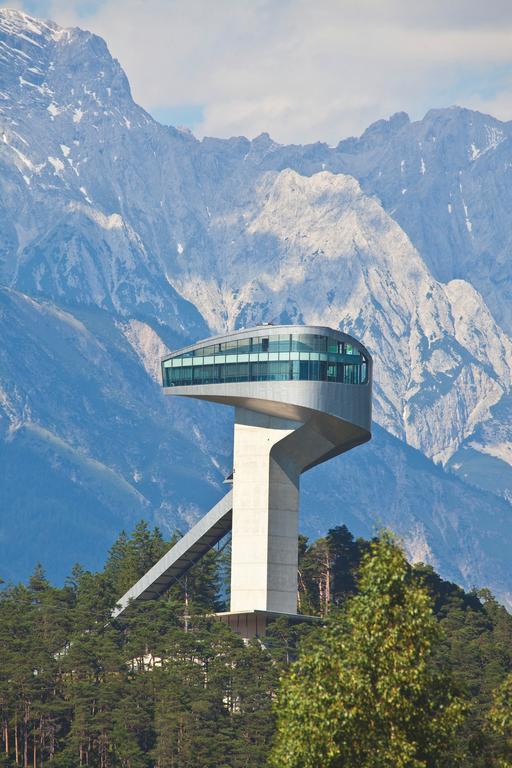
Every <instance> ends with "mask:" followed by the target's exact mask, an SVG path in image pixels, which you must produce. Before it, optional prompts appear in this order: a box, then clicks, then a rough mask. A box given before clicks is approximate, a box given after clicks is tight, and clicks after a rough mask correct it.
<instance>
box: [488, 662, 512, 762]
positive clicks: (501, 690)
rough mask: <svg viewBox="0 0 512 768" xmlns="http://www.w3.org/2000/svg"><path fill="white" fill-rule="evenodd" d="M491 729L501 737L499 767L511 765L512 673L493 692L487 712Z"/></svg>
mask: <svg viewBox="0 0 512 768" xmlns="http://www.w3.org/2000/svg"><path fill="white" fill-rule="evenodd" d="M488 719H489V725H490V727H491V730H492V731H493V732H494V733H495V734H496V735H497V736H498V737H501V738H500V741H499V744H498V747H497V751H498V752H499V755H498V765H499V766H500V768H511V767H512V674H510V675H509V676H508V677H507V678H505V680H504V681H503V682H502V683H501V685H500V686H498V688H497V689H496V691H495V693H494V701H493V705H492V708H491V710H490V712H489V718H488Z"/></svg>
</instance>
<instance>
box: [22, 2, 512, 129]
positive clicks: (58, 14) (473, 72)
mask: <svg viewBox="0 0 512 768" xmlns="http://www.w3.org/2000/svg"><path fill="white" fill-rule="evenodd" d="M9 5H10V7H14V8H20V9H22V10H24V11H27V12H28V13H31V14H33V15H35V16H40V17H43V18H51V19H53V20H54V21H56V22H57V23H59V24H62V25H64V26H75V25H76V26H80V27H81V28H82V29H88V30H91V31H92V32H95V33H97V34H99V35H101V36H102V37H103V38H104V39H105V40H106V41H107V43H108V46H109V49H110V51H111V53H112V54H113V55H114V56H115V57H116V58H117V59H118V60H119V61H120V63H121V65H122V66H123V68H124V70H125V72H126V73H127V75H128V79H129V81H130V84H131V87H132V93H133V96H134V99H135V100H136V101H137V102H138V103H139V104H141V105H142V106H143V107H144V108H145V109H147V110H148V112H150V113H151V114H152V115H153V116H154V117H156V118H157V119H158V120H160V121H161V122H163V123H166V124H170V125H185V126H188V127H190V128H191V129H192V131H193V132H194V133H195V134H196V135H197V136H199V137H202V136H204V135H208V136H218V137H228V136H239V135H245V136H248V137H250V138H252V137H254V136H257V135H258V134H260V133H262V132H265V131H266V132H268V133H270V135H271V136H272V138H273V139H275V140H276V141H279V142H282V143H306V142H312V141H326V142H328V143H329V144H336V143H337V142H338V141H339V140H340V139H342V138H346V137H347V136H353V135H359V134H360V133H362V131H364V129H365V128H366V127H367V126H368V125H369V124H370V123H372V122H374V121H375V120H379V119H381V118H386V117H389V116H390V115H391V114H393V113H394V112H398V111H405V112H407V113H408V114H409V115H410V117H411V119H420V118H421V117H423V115H424V114H425V113H426V112H427V111H428V110H429V109H430V108H437V107H445V106H451V105H453V104H458V105H460V106H466V107H470V108H474V109H479V110H480V111H482V112H488V113H490V114H493V115H495V116H496V117H498V118H501V119H504V120H508V119H512V0H485V2H484V0H422V1H420V0H11V2H10V4H9Z"/></svg>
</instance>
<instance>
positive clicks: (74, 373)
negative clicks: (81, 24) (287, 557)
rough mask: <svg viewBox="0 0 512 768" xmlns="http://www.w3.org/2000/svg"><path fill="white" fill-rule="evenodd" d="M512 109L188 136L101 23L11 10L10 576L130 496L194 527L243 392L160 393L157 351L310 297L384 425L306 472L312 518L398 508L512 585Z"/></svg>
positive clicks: (511, 589) (298, 310)
mask: <svg viewBox="0 0 512 768" xmlns="http://www.w3.org/2000/svg"><path fill="white" fill-rule="evenodd" d="M511 130H512V129H511V128H510V126H509V125H508V124H502V123H499V122H498V121H496V120H494V119H493V118H490V117H487V116H484V115H480V114H478V113H473V112H469V111H467V110H459V109H451V110H440V111H436V112H431V113H429V114H428V115H427V116H426V117H425V119H424V120H423V121H421V122H419V123H410V122H409V120H408V118H407V116H405V115H397V116H394V117H393V118H391V119H390V120H389V121H380V122H379V123H376V124H375V125H373V126H371V127H370V128H369V129H368V130H367V131H366V132H365V134H363V136H362V137H361V138H359V139H347V140H345V141H342V142H340V144H339V145H338V146H337V147H336V148H334V149H332V148H328V147H327V146H325V145H323V144H316V145H311V146H305V147H303V146H289V147H284V146H280V145H277V144H275V143H274V142H273V141H272V140H271V139H270V138H269V137H268V136H267V135H262V136H260V137H258V138H257V139H255V140H254V141H248V140H247V139H244V138H236V139H230V140H218V139H204V140H203V141H197V140H196V139H195V138H194V137H193V136H191V135H190V134H189V133H187V132H184V131H178V130H175V129H172V128H166V127H164V126H161V125H159V124H158V123H156V122H155V121H154V120H152V118H151V117H150V116H149V115H148V114H147V113H145V112H144V110H142V109H141V108H140V107H138V106H137V105H136V104H135V103H134V102H133V100H132V98H131V95H130V90H129V85H128V83H127V80H126V78H125V76H124V74H123V72H122V70H121V68H120V66H119V64H118V63H117V62H116V61H114V60H113V59H112V58H111V57H110V54H109V53H108V50H107V47H106V45H105V43H104V42H103V41H102V40H100V39H99V38H97V37H95V36H94V35H91V34H89V33H87V32H83V31H81V30H78V29H71V30H66V29H62V28H59V27H58V26H57V25H55V24H53V23H51V22H41V21H38V20H35V19H33V18H30V17H28V16H26V15H24V14H21V13H18V12H14V11H0V278H1V284H2V286H3V288H2V290H1V291H0V327H2V329H3V333H2V347H1V349H0V456H1V458H2V479H1V481H0V502H1V505H2V508H3V510H5V513H4V512H3V514H2V522H1V523H0V526H1V530H0V542H2V547H3V550H4V555H5V558H2V561H3V562H4V563H5V562H7V555H8V561H9V562H10V563H11V567H10V570H9V568H8V567H7V566H4V572H3V575H4V576H5V575H7V576H12V577H17V576H20V575H24V574H26V568H27V564H28V563H30V562H33V561H34V559H36V558H37V557H39V558H40V559H43V561H44V562H45V563H46V564H47V565H48V567H49V568H50V569H51V570H52V573H54V574H57V575H59V576H62V575H63V573H64V572H65V570H66V569H69V567H70V564H71V563H72V562H73V561H74V560H77V559H80V560H82V561H83V562H85V563H86V564H87V565H94V564H95V563H96V562H98V561H99V560H101V558H102V557H103V555H104V552H105V550H106V548H107V547H108V545H109V544H110V543H111V541H112V537H113V535H114V531H115V530H116V529H117V528H118V527H120V526H121V525H125V526H130V525H132V524H133V521H134V520H135V519H137V517H140V516H145V517H148V518H150V519H154V520H157V521H159V522H160V523H161V524H163V525H165V526H169V527H173V526H174V525H176V524H178V525H180V526H181V527H182V528H185V527H187V526H188V524H189V523H190V521H191V520H192V519H193V517H194V515H196V514H198V513H199V511H204V510H205V509H206V506H207V505H208V504H210V503H212V502H213V501H214V500H215V498H217V497H218V496H219V495H220V494H221V493H222V485H221V481H222V478H223V473H224V472H226V471H228V470H229V465H230V456H229V444H230V436H229V414H226V413H224V412H223V410H222V409H215V408H212V407H207V406H204V405H200V404H188V403H181V404H177V403H174V402H173V403H171V404H169V403H167V402H165V401H164V398H163V397H162V395H161V392H160V391H159V387H158V384H157V383H156V379H157V377H158V368H157V367H156V365H155V361H156V359H157V358H158V357H159V356H160V355H161V353H162V350H164V349H165V348H168V347H176V346H179V345H181V344H183V343H185V342H186V341H188V340H193V339H197V338H199V337H204V336H207V335H209V333H210V332H212V331H216V330H221V329H224V328H231V327H237V326H241V325H244V326H248V325H250V324H253V323H258V322H261V321H271V320H274V321H275V322H285V321H298V322H300V321H304V322H315V323H322V324H327V325H332V326H334V327H339V328H341V329H343V330H346V331H348V332H350V333H354V334H355V335H356V336H358V337H359V338H361V339H362V340H363V341H364V343H365V344H366V345H367V346H368V348H369V349H370V351H371V352H372V354H373V356H374V359H375V377H376V381H375V419H376V422H377V425H378V426H377V428H376V433H375V439H374V441H373V442H372V443H371V444H369V445H368V446H364V447H362V448H360V449H358V450H357V451H354V453H353V454H351V455H350V456H348V457H342V458H340V459H338V460H335V461H333V462H331V463H330V464H329V465H327V466H326V467H322V468H319V469H318V470H314V471H312V472H311V473H310V474H309V475H306V476H305V478H304V486H303V487H304V505H303V528H304V530H306V531H310V532H311V533H313V532H314V533H315V534H316V533H319V532H321V531H323V530H325V529H326V528H327V527H328V526H329V525H333V524H338V523H341V522H347V524H349V525H351V527H352V528H353V529H354V530H355V532H357V533H368V532H371V530H372V528H373V527H374V526H375V525H377V526H379V525H383V524H384V525H390V526H392V527H394V528H395V529H396V530H397V531H398V532H399V533H400V534H401V535H403V537H404V540H405V542H406V545H407V547H408V549H409V552H410V554H411V556H413V557H415V558H420V559H427V560H430V561H432V562H434V563H435V564H436V566H437V567H438V568H440V570H441V571H442V572H443V573H444V574H445V575H448V576H451V577H453V578H456V579H457V580H459V581H460V582H462V583H464V584H465V585H466V586H468V585H472V584H473V583H474V584H477V585H486V586H491V587H492V588H493V589H495V590H496V591H497V592H498V593H499V594H500V595H501V596H502V597H503V598H504V599H512V598H511V593H512V575H511V574H510V571H509V568H508V555H507V547H508V551H510V546H511V544H512V541H511V539H512V533H511V525H510V521H511V519H512V510H511V508H510V505H509V501H510V499H511V498H512V442H511V436H510V428H509V427H508V426H507V424H509V423H510V421H509V420H508V419H507V414H508V413H509V411H510V402H511V401H510V382H511V365H512V355H511V352H512V343H511V339H510V336H509V333H510V331H511V330H512V320H511V319H510V316H509V307H508V302H507V297H508V292H509V291H510V286H511V285H512V274H509V270H510V269H512V267H511V266H510V260H509V259H508V258H507V254H508V250H507V244H508V238H509V232H508V230H509V227H508V226H507V223H508V220H509V218H510V214H509V210H510V206H508V208H507V203H506V199H507V195H509V194H510V192H509V191H508V187H509V186H510V185H507V183H506V182H507V174H508V173H509V172H510V171H509V168H510V167H512V150H511V146H510V141H509V135H510V132H511ZM509 155H510V156H511V157H510V161H508V160H507V157H508V156H509ZM435 464H437V466H436V465H435ZM456 475H457V476H456ZM470 483H472V484H473V485H476V486H478V488H475V487H472V485H470ZM319 498H321V499H322V505H321V509H320V511H319V506H318V499H319ZM314 500H315V501H314ZM58 542H65V543H66V544H67V547H66V549H65V550H64V551H62V546H61V545H59V543H58ZM42 549H43V551H44V557H42V556H41V550H42ZM21 553H23V554H21Z"/></svg>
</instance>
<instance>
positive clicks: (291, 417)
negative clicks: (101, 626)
mask: <svg viewBox="0 0 512 768" xmlns="http://www.w3.org/2000/svg"><path fill="white" fill-rule="evenodd" d="M162 374H163V381H164V387H165V393H166V394H167V395H172V396H180V397H192V398H196V399H201V400H209V401H211V402H216V403H219V404H224V405H231V406H234V408H235V430H234V452H233V453H234V470H233V492H232V494H233V496H232V564H231V612H233V613H251V612H254V611H257V612H260V611H265V612H272V613H284V614H292V615H293V614H296V609H297V558H298V549H297V537H298V507H299V478H300V475H301V474H302V473H303V472H305V471H307V470H308V469H310V468H311V467H314V466H316V465H318V464H320V463H322V462H324V461H327V460H328V459H330V458H333V457H334V456H337V455H339V454H341V453H343V452H344V451H347V450H350V449H351V448H354V447H355V446H357V445H360V444H361V443H364V442H366V441H367V440H369V439H370V437H371V432H370V430H371V388H372V361H371V357H370V355H369V354H368V352H367V350H366V349H365V348H364V347H363V346H362V345H361V344H360V343H359V342H358V341H357V340H356V339H354V338H352V337H350V336H347V335H346V334H343V333H340V332H339V331H335V330H333V329H330V328H326V327H322V326H300V325H290V326H259V327H257V328H252V329H243V330H240V331H237V332H233V333H230V334H226V335H223V336H216V337H214V338H210V339H206V340H204V341H201V342H198V343H196V344H194V345H191V346H189V347H186V348H184V349H181V350H178V351H177V352H174V353H173V354H171V355H169V356H168V357H166V358H165V359H164V360H163V361H162ZM200 524H201V523H198V526H196V527H195V528H198V527H199V526H200ZM195 528H194V529H192V531H191V532H190V534H192V532H193V531H194V530H195ZM196 538H197V537H196ZM171 552H172V550H171ZM170 554H171V553H168V555H170ZM166 557H168V556H167V555H166ZM163 559H164V558H163ZM158 565H159V564H157V566H158ZM157 566H155V567H154V569H152V570H155V569H156V571H155V572H157V571H158V567H157ZM161 572H162V568H160V576H159V578H160V581H159V582H158V584H164V583H165V578H164V579H163V581H162V573H161ZM142 581H143V580H141V582H142ZM142 587H143V585H142V584H141V583H140V582H139V583H138V584H137V585H135V587H134V588H132V590H131V592H132V595H131V596H132V597H133V598H135V599H137V598H138V597H147V596H148V593H147V590H146V591H145V590H144V589H143V588H142ZM156 591H157V590H156V589H154V592H156ZM128 595H129V593H127V595H125V596H124V597H123V598H122V601H121V603H122V604H123V602H124V601H125V599H126V598H127V597H128ZM149 596H151V595H149Z"/></svg>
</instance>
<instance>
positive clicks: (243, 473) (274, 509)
mask: <svg viewBox="0 0 512 768" xmlns="http://www.w3.org/2000/svg"><path fill="white" fill-rule="evenodd" d="M301 426H302V423H301V422H298V421H291V420H288V419H281V418H278V417H276V416H268V415H265V414H262V413H258V412H256V411H250V410H247V409H245V408H239V407H237V408H236V409H235V437H234V475H233V528H232V555H231V612H233V611H275V612H278V613H289V614H295V613H297V559H298V547H297V536H298V511H299V475H300V470H299V468H298V467H295V466H294V465H293V463H291V462H287V461H285V460H283V458H282V457H281V456H280V452H279V451H274V452H273V451H272V449H273V448H274V446H277V444H278V443H279V442H280V441H281V440H283V439H284V438H286V437H287V436H288V435H290V434H291V433H292V432H294V431H295V430H296V429H297V428H299V427H301Z"/></svg>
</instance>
